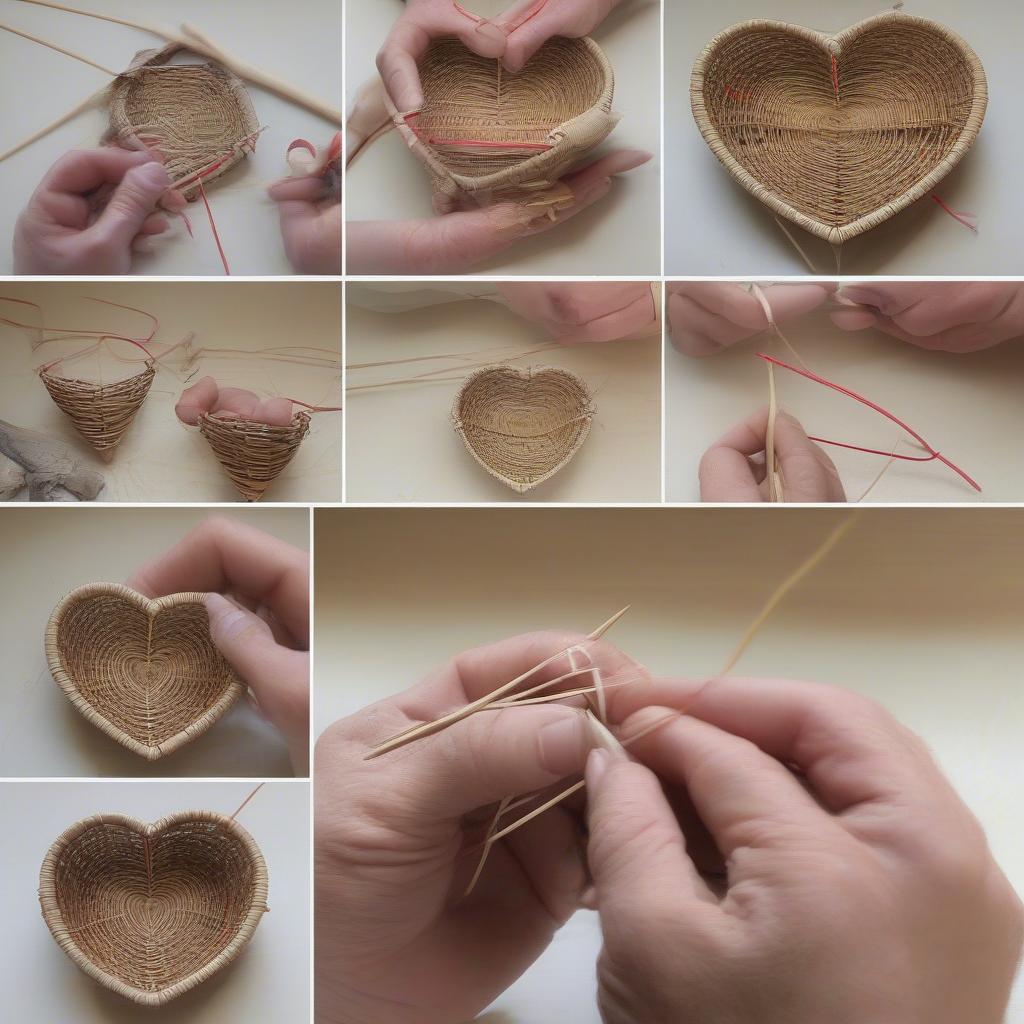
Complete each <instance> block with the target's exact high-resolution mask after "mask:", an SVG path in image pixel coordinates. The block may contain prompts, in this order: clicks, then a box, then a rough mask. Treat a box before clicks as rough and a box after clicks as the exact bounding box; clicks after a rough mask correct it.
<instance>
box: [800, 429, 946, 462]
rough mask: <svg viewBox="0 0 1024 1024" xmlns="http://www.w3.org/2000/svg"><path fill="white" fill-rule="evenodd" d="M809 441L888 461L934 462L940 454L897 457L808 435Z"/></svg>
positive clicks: (878, 449) (894, 454)
mask: <svg viewBox="0 0 1024 1024" xmlns="http://www.w3.org/2000/svg"><path fill="white" fill-rule="evenodd" d="M807 439H808V440H809V441H817V442H818V444H831V445H835V447H836V448H849V449H850V450H851V451H855V452H867V454H868V455H884V456H885V457H886V458H887V459H902V460H903V461H904V462H934V461H935V460H936V459H937V458H938V453H936V454H934V455H897V454H896V452H887V451H883V450H882V449H881V448H862V447H861V446H860V445H859V444H847V443H846V442H845V441H830V440H829V439H828V438H827V437H814V436H813V435H812V434H808V435H807Z"/></svg>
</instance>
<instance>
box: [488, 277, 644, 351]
mask: <svg viewBox="0 0 1024 1024" xmlns="http://www.w3.org/2000/svg"><path fill="white" fill-rule="evenodd" d="M498 291H499V292H501V294H502V295H503V296H504V297H505V299H506V301H507V302H508V305H509V308H510V309H511V310H512V312H513V313H517V314H518V315H519V316H521V317H523V319H524V320H528V321H530V322H531V323H535V324H538V325H539V326H541V327H543V328H544V330H545V331H547V332H548V334H550V335H551V337H553V338H555V339H557V340H558V341H560V342H562V343H563V344H565V345H572V344H575V343H577V342H590V341H618V340H619V339H622V338H635V337H650V336H654V335H655V334H657V333H658V330H659V325H660V318H659V316H658V314H659V310H658V306H657V303H656V302H655V301H654V290H653V289H652V287H651V285H650V284H649V283H648V282H646V281H607V282H606V281H562V282H559V281H519V282H512V281H504V282H502V283H501V284H499V285H498Z"/></svg>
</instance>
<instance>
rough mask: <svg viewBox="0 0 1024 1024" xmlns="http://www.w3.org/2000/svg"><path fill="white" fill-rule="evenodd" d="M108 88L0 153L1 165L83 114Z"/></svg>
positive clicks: (95, 93)
mask: <svg viewBox="0 0 1024 1024" xmlns="http://www.w3.org/2000/svg"><path fill="white" fill-rule="evenodd" d="M108 88H109V86H106V85H105V86H103V88H102V89H100V90H99V91H98V92H94V93H93V94H92V95H91V96H90V97H89V98H88V99H85V100H82V102H81V103H79V104H78V105H77V106H75V107H72V108H71V109H70V110H69V111H68V112H67V113H66V114H62V115H61V116H60V117H58V118H57V119H56V120H54V121H51V122H50V123H49V124H48V125H46V127H45V128H40V129H39V131H37V132H33V133H32V134H31V135H30V136H29V137H28V138H27V139H22V141H21V142H19V143H17V144H16V145H14V146H11V148H10V149H8V150H5V151H4V152H3V153H0V163H3V161H4V160H6V159H7V158H8V157H9V156H14V154H15V153H20V152H21V151H22V150H23V149H24V148H25V147H26V146H31V145H32V143H33V142H38V141H39V140H40V139H41V138H43V137H44V136H46V135H49V134H50V132H52V131H56V130H57V129H58V128H59V127H60V126H61V125H62V124H67V122H68V121H70V120H71V119H72V118H75V117H78V115H79V114H81V113H84V112H85V111H86V110H88V109H89V108H90V107H92V106H94V105H95V104H96V103H98V102H99V101H100V100H101V99H103V97H104V96H106V94H107V89H108Z"/></svg>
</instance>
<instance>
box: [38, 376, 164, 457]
mask: <svg viewBox="0 0 1024 1024" xmlns="http://www.w3.org/2000/svg"><path fill="white" fill-rule="evenodd" d="M155 376H156V370H155V369H154V368H153V365H152V363H147V364H146V368H145V369H144V370H142V372H141V373H137V374H135V376H133V377H127V378H125V379H124V380H119V381H116V382H115V383H113V384H96V383H95V382H93V381H87V380H77V379H76V378H74V377H60V376H56V375H54V374H52V373H49V372H47V371H45V370H43V371H40V374H39V379H40V380H41V381H42V382H43V384H44V386H45V387H46V390H47V391H48V392H49V393H50V397H51V398H52V399H53V400H54V402H55V403H56V404H57V408H59V409H60V411H61V412H63V413H64V414H65V415H66V416H67V417H68V418H69V419H70V420H71V422H72V423H73V424H74V427H75V430H77V431H78V433H79V434H81V435H82V437H83V438H85V440H86V441H88V442H89V444H91V445H92V446H93V448H95V449H96V451H98V452H99V453H100V455H102V456H103V457H104V458H105V459H109V458H110V457H111V455H112V453H113V450H114V449H115V448H116V447H117V446H118V445H119V444H120V443H121V439H122V438H123V437H124V435H125V433H126V432H127V430H128V428H129V427H130V426H131V425H132V421H133V420H134V419H135V415H136V413H138V411H139V409H140V408H141V407H142V403H143V402H144V401H145V400H146V396H147V395H148V394H149V389H150V387H151V386H152V384H153V378H154V377H155Z"/></svg>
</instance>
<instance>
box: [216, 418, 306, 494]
mask: <svg viewBox="0 0 1024 1024" xmlns="http://www.w3.org/2000/svg"><path fill="white" fill-rule="evenodd" d="M199 430H200V432H201V433H202V435H203V437H205V438H206V440H207V442H209V445H210V447H211V448H212V449H213V454H214V455H216V456H217V460H218V461H219V462H220V464H221V465H222V466H223V467H224V469H225V471H226V472H227V474H228V476H229V477H231V482H232V483H233V484H234V485H235V487H236V488H237V489H238V493H239V494H241V496H242V497H243V498H244V499H245V500H246V501H259V500H260V499H261V498H262V497H263V495H264V494H265V493H266V491H267V488H268V487H270V485H271V484H272V483H273V482H274V481H275V480H276V479H277V478H278V477H279V476H280V475H281V473H282V472H283V471H284V469H285V467H287V465H288V464H289V463H290V462H291V461H292V459H293V458H295V453H296V452H297V451H298V450H299V445H301V444H302V442H303V440H304V439H305V437H306V434H308V433H309V416H308V414H307V413H304V412H298V413H296V414H295V415H294V416H293V417H292V421H291V423H290V424H289V425H288V426H286V427H280V426H271V425H270V424H267V423H259V422H257V421H255V420H246V419H226V418H222V417H220V416H210V415H208V414H205V413H204V414H203V415H202V416H200V417H199Z"/></svg>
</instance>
